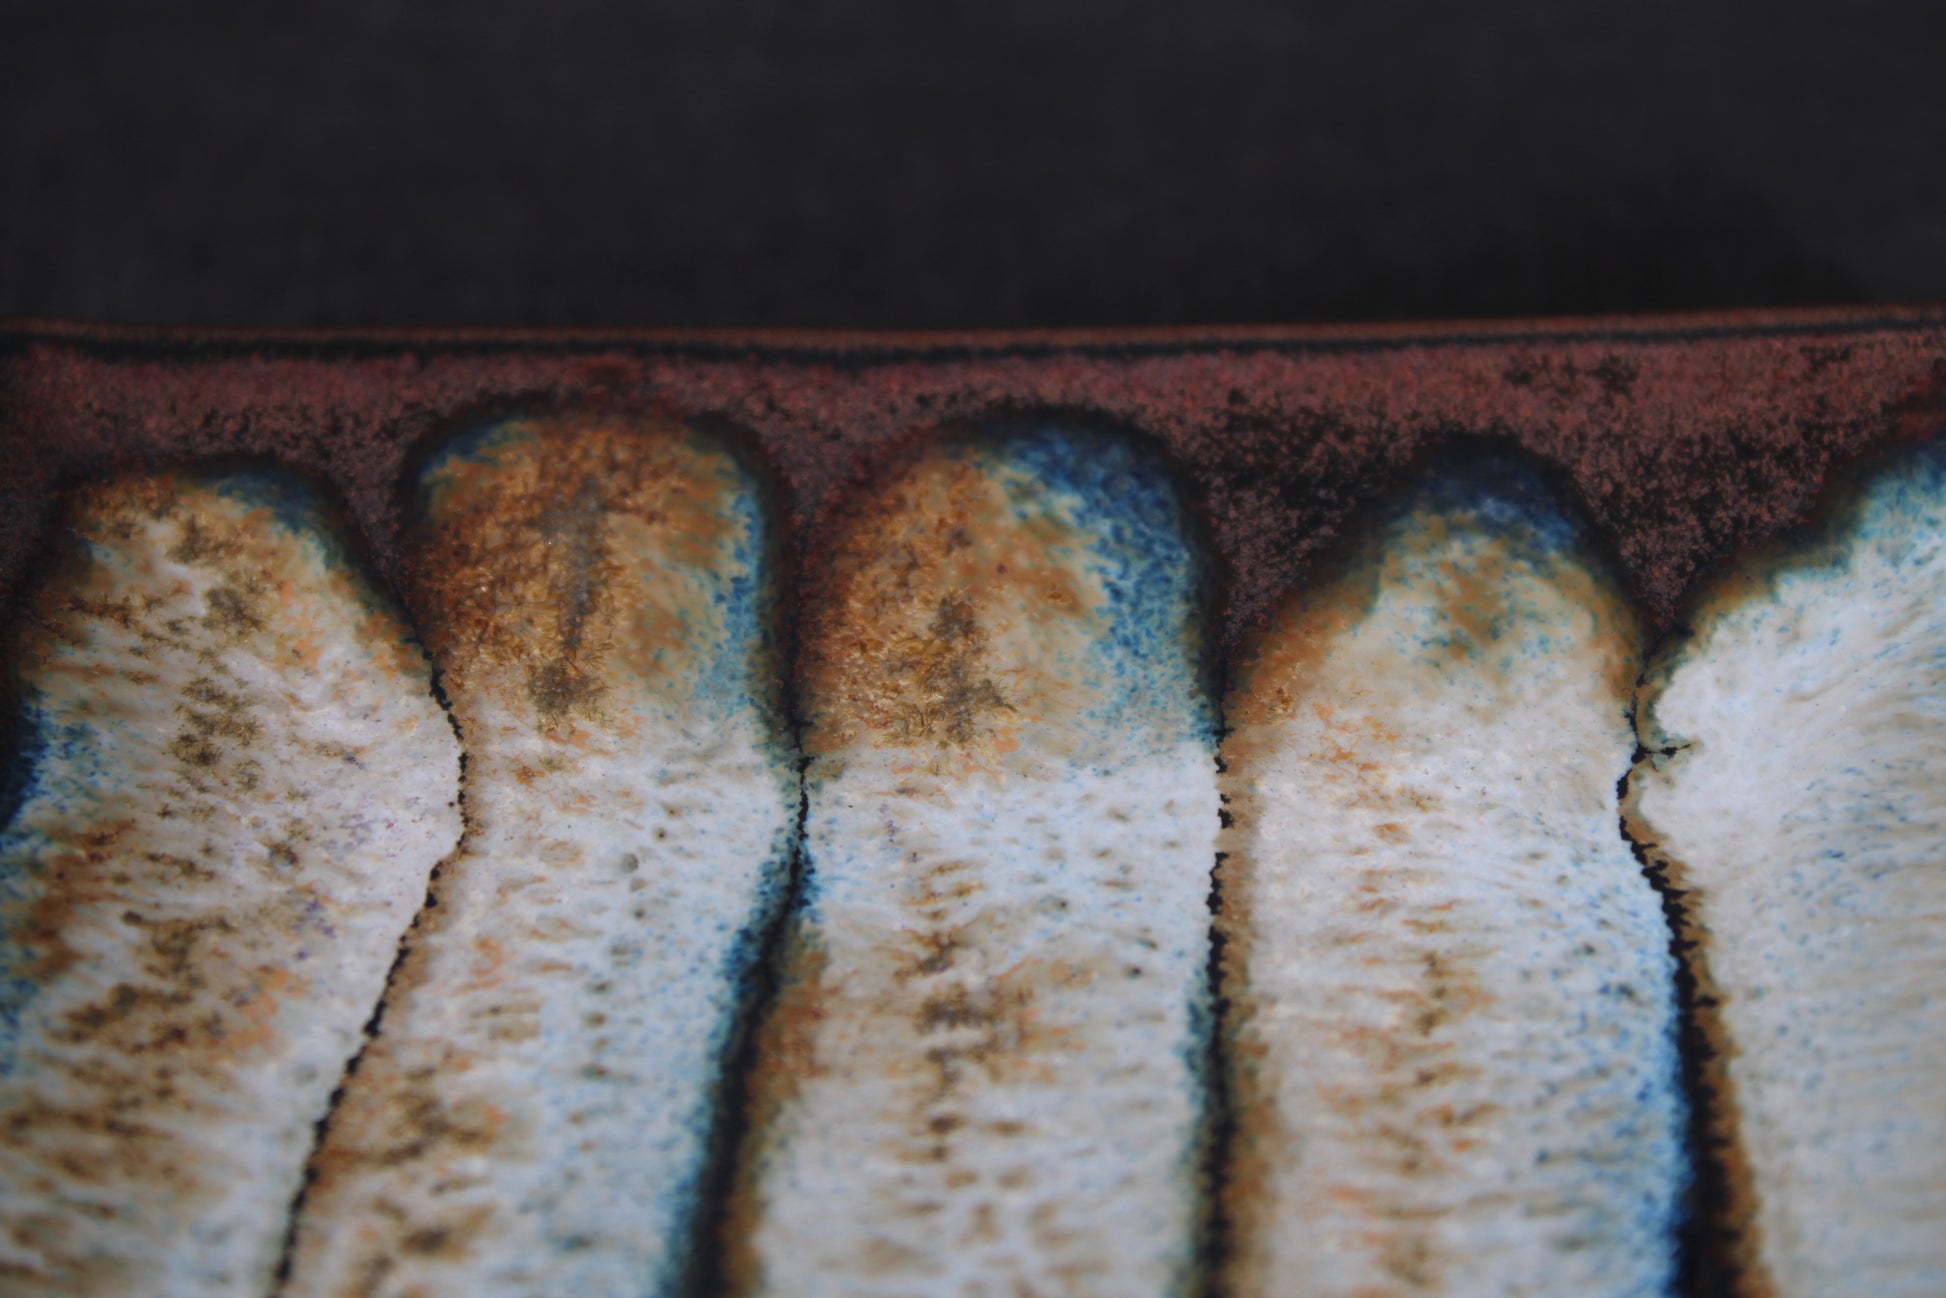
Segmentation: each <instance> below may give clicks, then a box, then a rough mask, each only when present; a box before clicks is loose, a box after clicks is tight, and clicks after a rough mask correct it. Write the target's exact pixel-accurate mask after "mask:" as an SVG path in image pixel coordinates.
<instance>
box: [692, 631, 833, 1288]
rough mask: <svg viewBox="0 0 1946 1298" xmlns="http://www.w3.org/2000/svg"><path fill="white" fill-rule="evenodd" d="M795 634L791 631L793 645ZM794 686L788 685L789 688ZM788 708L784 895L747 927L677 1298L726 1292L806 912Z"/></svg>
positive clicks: (797, 734) (804, 804) (798, 740)
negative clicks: (781, 1010)
mask: <svg viewBox="0 0 1946 1298" xmlns="http://www.w3.org/2000/svg"><path fill="white" fill-rule="evenodd" d="M795 630H796V628H795V627H793V628H792V632H793V642H794V640H795ZM793 683H794V682H791V681H787V682H786V685H787V686H788V685H790V684H793ZM784 697H785V699H786V700H790V699H794V698H795V694H794V693H793V692H792V691H791V690H790V689H788V688H787V689H786V690H785V691H784ZM785 708H786V712H785V717H784V722H785V733H786V734H787V735H788V736H789V739H790V742H791V745H792V751H793V752H795V753H796V754H797V763H796V764H797V815H796V818H795V823H794V824H793V826H792V828H791V843H790V848H789V851H788V853H787V855H786V858H785V867H784V879H783V887H782V889H780V891H781V893H782V895H781V897H780V898H779V900H778V902H777V905H776V908H775V913H774V914H772V915H769V916H767V917H765V918H764V919H763V920H762V921H760V922H759V923H757V924H755V925H753V926H752V928H751V939H752V940H753V941H755V942H756V944H757V948H758V949H757V953H756V956H755V958H754V959H753V960H752V961H751V969H750V986H749V987H748V988H747V989H746V990H745V992H744V996H743V1005H742V1009H741V1013H740V1014H739V1015H738V1019H737V1022H736V1024H735V1025H734V1026H733V1027H732V1028H731V1030H730V1032H729V1035H728V1038H727V1040H726V1041H725V1043H724V1049H723V1055H722V1063H721V1067H720V1068H719V1069H718V1071H717V1077H718V1079H719V1081H718V1084H717V1087H716V1102H715V1105H714V1109H715V1112H714V1113H713V1114H712V1115H711V1119H710V1138H709V1141H708V1144H707V1146H706V1148H705V1153H704V1155H703V1166H702V1170H701V1172H700V1173H699V1174H698V1175H697V1178H696V1188H695V1191H694V1194H693V1196H692V1202H693V1203H694V1205H695V1207H694V1209H693V1213H694V1217H693V1220H692V1222H691V1225H690V1230H689V1240H688V1241H687V1243H686V1245H685V1246H684V1248H683V1250H682V1255H681V1256H679V1257H678V1258H677V1259H676V1260H675V1264H674V1266H673V1267H672V1268H671V1270H672V1272H673V1277H674V1278H673V1283H672V1284H671V1286H670V1290H669V1292H670V1293H671V1294H672V1295H678V1296H680V1298H717V1295H720V1294H724V1293H727V1292H728V1287H729V1277H728V1271H727V1267H726V1262H727V1259H728V1256H729V1249H728V1248H727V1247H726V1244H727V1243H728V1241H727V1239H726V1235H727V1233H728V1229H729V1223H730V1210H731V1206H732V1204H731V1200H732V1198H733V1197H734V1195H735V1193H736V1179H737V1170H738V1165H739V1162H740V1160H741V1159H742V1157H743V1152H744V1150H745V1148H746V1147H748V1146H749V1144H750V1142H751V1140H752V1139H753V1138H754V1137H755V1136H756V1134H757V1133H756V1132H755V1131H754V1130H753V1124H752V1122H751V1103H752V1100H753V1098H754V1087H755V1083H756V1081H757V1075H758V1071H759V1068H760V1066H761V1062H762V1061H761V1060H760V1059H759V1058H758V1049H759V1046H760V1045H761V1033H760V1031H759V1029H760V1028H761V1027H762V1026H763V1024H764V1023H765V1022H766V1021H767V1020H769V1018H770V1016H771V1015H772V1013H774V1012H775V1010H776V1008H777V1004H778V1001H779V999H780V998H781V997H782V995H783V992H784V988H785V986H786V984H787V983H788V981H789V972H790V971H789V970H788V969H786V968H785V967H784V965H785V961H786V959H787V954H788V951H789V949H790V936H791V927H792V925H793V924H794V923H796V921H797V919H798V916H799V914H800V912H801V911H802V909H803V903H804V891H805V889H806V887H807V886H808V884H809V875H810V871H809V868H808V866H809V858H808V854H807V853H806V851H805V847H804V841H805V838H804V835H805V826H806V825H807V823H808V822H809V820H810V815H811V792H810V782H809V780H808V779H807V778H806V773H807V772H808V771H809V770H810V767H811V759H810V757H809V756H808V755H806V754H805V752H804V746H803V730H804V727H803V724H802V722H801V721H800V719H799V718H798V717H797V715H796V713H795V710H794V709H792V708H790V706H789V704H788V702H787V703H786V705H785Z"/></svg>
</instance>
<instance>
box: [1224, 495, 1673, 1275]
mask: <svg viewBox="0 0 1946 1298" xmlns="http://www.w3.org/2000/svg"><path fill="white" fill-rule="evenodd" d="M1544 527H1545V522H1544V521H1543V522H1542V523H1541V524H1540V525H1538V526H1537V525H1536V523H1535V522H1534V521H1531V520H1527V519H1524V518H1523V517H1522V516H1521V511H1520V509H1517V508H1514V507H1511V506H1509V505H1505V504H1501V505H1498V506H1496V505H1494V504H1493V503H1491V502H1489V503H1487V504H1485V505H1479V504H1474V503H1468V502H1467V501H1465V500H1464V499H1463V498H1462V499H1459V500H1453V499H1448V500H1445V501H1444V502H1443V503H1439V502H1438V501H1435V503H1434V504H1432V505H1429V506H1422V507H1421V508H1420V509H1419V510H1418V511H1417V512H1408V513H1405V514H1403V515H1402V516H1400V517H1399V518H1397V519H1395V520H1394V521H1393V522H1391V523H1390V524H1389V525H1387V526H1386V527H1384V528H1382V529H1380V530H1379V532H1378V533H1377V535H1376V536H1375V537H1373V538H1372V539H1371V540H1369V541H1368V542H1367V544H1366V545H1365V546H1364V548H1362V549H1360V550H1358V551H1356V552H1354V553H1353V554H1352V555H1351V556H1350V558H1349V559H1348V560H1347V561H1345V562H1344V563H1343V565H1342V566H1341V567H1340V569H1339V570H1337V571H1336V572H1335V573H1333V574H1331V575H1330V576H1329V578H1328V579H1327V580H1326V581H1325V582H1324V583H1323V584H1321V585H1320V586H1318V587H1316V588H1314V589H1312V590H1310V591H1307V592H1305V593H1304V594H1302V595H1300V596H1299V597H1298V598H1296V599H1294V600H1292V601H1291V603H1290V604H1289V605H1288V606H1287V607H1286V608H1285V609H1284V611H1283V612H1282V613H1281V614H1280V616H1279V618H1278V619H1277V620H1276V622H1275V623H1274V625H1273V626H1272V627H1271V628H1270V629H1269V630H1268V631H1267V632H1265V633H1264V634H1263V635H1261V636H1260V637H1258V638H1257V639H1256V640H1255V641H1254V643H1253V644H1251V645H1250V646H1248V649H1247V652H1246V653H1245V655H1244V657H1243V660H1242V662H1241V663H1240V665H1239V669H1238V672H1237V675H1236V678H1235V681H1234V683H1233V686H1232V692H1231V694H1230V697H1229V700H1228V705H1229V706H1228V709H1227V713H1226V716H1227V719H1228V721H1229V723H1230V725H1231V727H1232V731H1231V734H1230V736H1229V737H1228V739H1227V740H1226V741H1225V744H1224V762H1225V774H1224V776H1223V777H1222V786H1223V789H1224V792H1225V794H1226V796H1227V797H1228V800H1229V810H1230V812H1231V814H1232V817H1233V822H1232V827H1231V828H1230V829H1228V830H1226V831H1225V833H1224V834H1223V838H1222V846H1223V848H1224V851H1225V854H1226V855H1225V859H1224V861H1223V864H1222V865H1221V866H1220V867H1219V871H1218V878H1219V882H1220V885H1221V908H1220V914H1219V918H1218V925H1219V931H1220V932H1221V933H1222V934H1223V937H1224V939H1225V941H1224V947H1223V952H1224V959H1223V967H1222V970H1221V978H1222V984H1221V985H1222V991H1223V994H1224V996H1225V997H1226V998H1227V1000H1228V1002H1229V1005H1230V1007H1231V1008H1230V1014H1229V1021H1228V1023H1227V1034H1228V1035H1227V1041H1226V1046H1227V1048H1228V1056H1229V1068H1230V1073H1231V1098H1232V1102H1233V1104H1234V1108H1235V1115H1236V1122H1237V1126H1236V1131H1235V1134H1234V1136H1233V1138H1232V1140H1231V1142H1230V1151H1231V1162H1230V1165H1229V1167H1228V1168H1227V1169H1226V1175H1225V1178H1224V1185H1225V1197H1224V1207H1225V1211H1226V1216H1227V1220H1228V1223H1229V1240H1228V1243H1229V1253H1230V1256H1229V1260H1228V1266H1227V1272H1226V1275H1225V1278H1224V1283H1225V1284H1226V1286H1227V1288H1228V1291H1229V1292H1232V1293H1234V1294H1236V1295H1238V1296H1239V1298H1243V1296H1246V1295H1268V1294H1283V1293H1303V1294H1317V1295H1358V1296H1359V1298H1368V1296H1375V1295H1394V1294H1422V1293H1453V1294H1458V1293H1476V1292H1492V1293H1507V1294H1547V1293H1570V1292H1572V1293H1625V1294H1637V1293H1641V1294H1653V1293H1661V1292H1663V1291H1664V1289H1665V1288H1666V1285H1667V1284H1668V1282H1669V1280H1670V1277H1671V1268H1672V1260H1673V1259H1672V1251H1673V1245H1674V1239H1673V1225H1674V1216H1675V1211H1676V1206H1677V1200H1678V1197H1679V1194H1680V1190H1681V1186H1682V1178H1683V1171H1682V1166H1681V1157H1680V1132H1681V1128H1682V1118H1681V1104H1680V1100H1679V1098H1678V1095H1677V1093H1676V1086H1677V1076H1676V1061H1675V1054H1674V1042H1673V1035H1672V1034H1673V985H1672V969H1671V967H1670V962H1669V956H1668V949H1667V947H1668V934H1667V931H1666V929H1665V928H1664V927H1663V924H1662V921H1661V915H1660V910H1659V904H1658V901H1657V899H1656V897H1655V894H1654V893H1653V891H1652V890H1651V889H1650V887H1649V885H1648V884H1647V882H1646V881H1645V880H1643V879H1642V877H1641V875H1640V872H1639V870H1638V868H1637V867H1636V865H1635V862H1634V861H1633V860H1632V859H1631V858H1630V855H1629V853H1628V851H1627V849H1626V846H1625V845H1624V844H1623V843H1622V841H1621V840H1620V837H1619V835H1618V834H1617V832H1616V826H1615V809H1614V788H1615V781H1616V778H1617V775H1618V774H1619V773H1620V772H1621V771H1622V770H1624V769H1626V765H1627V762H1628V759H1629V755H1630V748H1631V744H1630V741H1629V734H1628V729H1627V692H1628V690H1629V688H1630V687H1631V686H1632V683H1633V680H1634V662H1635V659H1634V645H1635V643H1636V638H1637V633H1636V630H1635V627H1634V624H1633V620H1632V618H1631V617H1630V615H1629V613H1628V610H1627V609H1626V608H1625V607H1624V606H1623V605H1622V603H1621V602H1620V601H1619V599H1618V598H1617V597H1616V595H1615V593H1614V591H1613V590H1612V589H1611V588H1609V587H1608V585H1607V584H1606V583H1605V582H1603V581H1601V580H1600V579H1599V578H1597V577H1596V576H1595V575H1594V573H1593V572H1592V571H1591V570H1590V569H1589V568H1588V567H1586V566H1585V565H1584V564H1583V563H1582V562H1581V561H1580V560H1579V559H1578V558H1577V557H1576V555H1575V554H1574V552H1573V551H1572V550H1571V549H1566V548H1559V546H1558V543H1550V542H1548V541H1546V540H1544V539H1543V529H1544ZM1638 1097H1639V1098H1638ZM1537 1159H1538V1162H1537ZM1537 1169H1538V1170H1537ZM1617 1169H1622V1170H1620V1171H1619V1172H1618V1170H1617Z"/></svg>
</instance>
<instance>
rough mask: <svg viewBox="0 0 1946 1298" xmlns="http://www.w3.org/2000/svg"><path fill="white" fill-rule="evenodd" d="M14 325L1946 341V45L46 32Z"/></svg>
mask: <svg viewBox="0 0 1946 1298" xmlns="http://www.w3.org/2000/svg"><path fill="white" fill-rule="evenodd" d="M0 17H3V19H4V22H0V313H33V314H43V315H56V316H68V317H82V318H91V319H98V320H113V321H138V322H181V323H192V322H193V323H209V324H312V325H355V324H518V325H546V324H583V325H602V324H637V325H730V326H765V325H778V326H860V327H967V326H1022V325H1115V324H1163V323H1196V322H1254V321H1311V320H1367V319H1383V318H1401V317H1451V316H1494V315H1529V314H1539V313H1562V312H1572V313H1579V312H1593V311H1628V310H1644V309H1668V308H1706V307H1736V306H1758V305H1782V304H1817V303H1833V302H1884V301H1915V300H1926V299H1946V192H1942V190H1943V181H1946V58H1943V57H1942V55H1946V5H1941V4H1938V3H1930V4H1920V3H1911V4H1896V5H1894V4H1873V3H1859V2H1858V0H1848V2H1846V3H1842V4H1840V3H1827V4H1815V5H1813V4H1803V3H1779V4H1769V5H1757V4H1749V5H1735V6H1732V5H1729V4H1725V3H1694V2H1690V3H1668V2H1665V0H1641V2H1637V3H1615V4H1591V3H1571V2H1568V0H1552V2H1545V3H1494V4H1487V3H1470V4H1469V3H1464V2H1463V0H1397V2H1394V3H1386V2H1383V0H1366V2H1365V3H1340V4H1332V5H1324V4H1302V3H1272V2H1271V0H1206V2H1205V3H1202V4H1196V5H1190V4H1183V5H1179V6H1158V5H1142V4H1108V3H1102V2H1100V0H1080V2H1074V3H1059V2H1058V0H993V2H991V3H984V4H977V5H975V4H959V3H941V2H939V0H840V2H837V3H818V2H816V0H794V2H791V3H751V4H733V3H728V2H725V0H717V2H711V0H682V2H658V3H641V4H620V3H601V2H598V0H552V2H551V3H544V4H543V3H532V4H521V5H515V4H500V3H492V2H491V0H464V2H460V0H340V2H339V3H330V4H326V3H320V2H318V0H249V2H248V3H233V4H219V3H210V2H208V0H194V2H184V3H168V2H166V0H139V2H137V0H114V2H105V0H24V2H23V0H0Z"/></svg>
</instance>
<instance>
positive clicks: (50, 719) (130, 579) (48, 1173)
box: [0, 478, 459, 1298]
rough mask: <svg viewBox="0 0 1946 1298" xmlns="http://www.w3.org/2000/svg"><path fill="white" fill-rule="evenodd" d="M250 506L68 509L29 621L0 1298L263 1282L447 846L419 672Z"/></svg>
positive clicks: (329, 577) (103, 500) (187, 498)
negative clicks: (70, 521)
mask: <svg viewBox="0 0 1946 1298" xmlns="http://www.w3.org/2000/svg"><path fill="white" fill-rule="evenodd" d="M270 494H271V495H273V496H274V494H275V493H274V491H272V492H271V493H270ZM280 507H281V508H283V509H294V508H297V506H295V505H294V504H292V503H291V502H289V501H284V502H277V501H274V500H266V499H265V498H263V495H262V493H260V492H259V491H258V489H257V487H256V486H254V485H253V484H252V483H251V482H250V481H248V480H243V479H232V480H224V479H194V478H190V479H182V478H161V479H150V480H137V481H132V482H127V483H121V484H117V485H115V486H112V487H106V488H102V489H99V490H97V491H95V492H93V493H91V494H90V496H89V498H88V500H87V501H86V503H85V504H84V506H83V507H82V509H81V510H80V512H79V516H78V521H77V523H76V525H75V529H74V542H75V544H76V546H77V549H78V552H77V553H75V554H73V555H72V556H71V557H70V558H69V559H68V560H67V562H66V563H65V565H64V566H63V567H61V568H60V569H59V570H58V571H57V575H56V576H55V578H54V579H53V580H52V581H51V582H50V584H49V586H48V587H47V589H45V590H44V591H43V592H42V593H41V595H40V597H39V598H38V600H37V601H36V605H35V615H34V616H35V619H36V625H35V629H34V630H32V631H30V632H29V633H28V634H27V636H26V640H25V644H24V646H23V649H22V653H23V661H22V678H23V685H24V687H25V691H26V693H27V697H28V700H29V703H30V706H31V707H32V708H33V709H34V720H35V722H36V723H37V729H38V732H39V739H40V740H41V742H43V743H44V744H45V747H44V748H43V749H42V751H41V752H40V754H39V756H38V758H37V760H36V765H35V768H34V772H33V775H32V777H31V781H30V784H29V786H28V789H27V794H26V799H25V801H24V803H23V805H22V807H21V809H20V812H19V814H18V816H17V817H16V818H15V820H14V822H13V824H12V825H11V826H10V827H9V828H8V830H7V832H6V834H5V836H4V838H0V898H3V899H4V906H3V908H0V927H4V931H5V936H4V941H5V947H4V950H0V982H4V983H5V984H6V986H5V987H4V989H0V996H4V997H5V998H6V1000H7V1002H8V1005H9V1009H10V1010H11V1011H13V1012H16V1013H17V1014H18V1017H17V1018H15V1019H12V1021H10V1022H7V1023H4V1024H0V1221H4V1223H5V1229H4V1232H3V1233H0V1291H4V1292H6V1293H7V1294H10V1295H29V1294H48V1295H54V1294H62V1295H78V1294H129V1295H134V1294H141V1295H183V1296H184V1298H189V1296H191V1295H195V1296H197V1298H209V1296H213V1295H250V1296H251V1298H255V1296H256V1295H260V1294H262V1293H264V1292H265V1291H266V1290H267V1289H268V1287H269V1285H270V1281H271V1273H272V1270H273V1268H274V1267H275V1265H276V1262H277V1258H278V1255H279V1252H280V1251H281V1249H282V1246H283V1242H284V1236H285V1228H286V1222H287V1217H288V1213H289V1208H290V1204H291V1201H292V1199H293V1197H294V1196H295V1195H296V1193H297V1190H298V1187H299V1184H300V1181H301V1177H302V1173H303V1168H304V1158H305V1155H306V1154H307V1153H308V1152H309V1150H310V1147H311V1142H312V1138H313V1130H314V1126H315V1124H316V1122H317V1121H318V1119H319V1118H320V1117H322V1116H323V1114H324V1112H325V1109H326V1107H327V1104H328V1101H329V1098H330V1095H331V1092H332V1089H333V1088H334V1087H335V1086H336V1085H337V1084H338V1082H339V1079H340V1078H341V1076H342V1074H343V1069H344V1066H345V1063H346V1061H347V1059H349V1058H350V1057H351V1055H352V1054H353V1052H354V1051H355V1049H356V1048H357V1045H358V1042H359V1040H360V1029H361V1028H362V1027H363V1026H364V1024H365V1021H366V1020H367V1018H369V1017H370V1015H371V1013H372V1009H373V1006H374V1005H375V1004H376V1003H377V1001H378V998H379V995H380V992H381V989H382V988H383V986H384V981H385V975H386V971H387V970H388V969H389V968H390V967H391V965H392V962H393V959H394V958H395V956H396V954H397V951H398V943H399V938H400V935H401V934H402V933H403V931H404V930H405V927H406V925H407V924H408V923H409V922H410V920H411V918H412V916H413V914H414V913H416V911H417V910H418V908H419V905H420V903H421V902H422V901H423V900H424V898H425V890H426V878H427V875H428V874H429V872H430V871H431V870H432V868H433V865H434V863H435V862H437V861H438V860H439V859H440V858H441V857H442V856H444V855H445V854H446V853H447V852H448V851H449V850H450V848H451V847H452V845H453V843H454V842H455V841H456V840H457V838H458V836H459V815H458V811H457V808H456V806H455V802H456V797H457V793H458V776H459V763H458V757H459V752H458V745H457V743H456V741H455V739H454V737H453V733H452V728H451V726H450V725H449V724H448V723H447V720H446V718H445V716H444V715H443V714H442V713H441V712H440V710H439V708H438V706H437V704H436V703H435V702H434V700H433V698H432V694H431V682H430V679H429V676H428V673H427V670H426V667H425V663H424V661H423V659H422V658H421V657H420V656H419V654H418V653H417V651H416V650H414V649H412V648H410V647H409V645H408V644H407V642H406V639H405V633H404V629H403V627H401V626H400V624H399V623H398V622H397V621H396V620H395V619H394V618H392V617H391V616H390V615H389V614H388V613H385V612H384V611H383V610H381V609H379V608H377V607H376V606H374V605H373V604H372V603H371V600H372V595H371V592H370V591H369V590H368V589H365V588H364V587H363V585H362V584H361V581H360V579H359V578H358V577H357V576H356V575H355V574H354V573H352V572H350V571H349V570H348V568H347V566H346V562H345V560H344V558H343V556H342V555H339V554H336V553H333V552H331V551H330V550H329V549H328V548H327V547H326V545H325V544H324V543H323V542H322V540H321V538H320V536H319V535H318V534H317V533H316V531H315V530H313V529H314V526H315V525H314V524H313V523H311V522H309V521H305V522H300V523H297V524H291V523H287V522H286V521H283V520H281V519H280V518H279V517H278V516H277V514H278V509H279V508H280ZM293 527H296V528H297V530H292V529H293Z"/></svg>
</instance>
